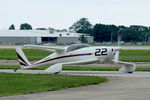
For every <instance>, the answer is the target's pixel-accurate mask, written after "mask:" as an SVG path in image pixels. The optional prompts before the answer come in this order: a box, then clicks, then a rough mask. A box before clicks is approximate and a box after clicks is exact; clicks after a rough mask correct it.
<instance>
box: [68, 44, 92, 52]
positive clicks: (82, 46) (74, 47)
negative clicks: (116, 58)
mask: <svg viewBox="0 0 150 100" xmlns="http://www.w3.org/2000/svg"><path fill="white" fill-rule="evenodd" d="M85 47H90V45H88V44H73V45H70V46H69V47H68V48H67V52H70V51H74V50H77V49H81V48H85Z"/></svg>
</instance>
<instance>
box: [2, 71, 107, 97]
mask: <svg viewBox="0 0 150 100" xmlns="http://www.w3.org/2000/svg"><path fill="white" fill-rule="evenodd" d="M0 80H2V81H0V96H9V95H18V94H27V93H34V92H42V91H52V90H59V89H64V88H71V87H78V86H87V85H90V84H99V83H102V82H107V81H108V80H107V78H105V77H95V76H70V75H48V74H37V75H33V74H8V73H0Z"/></svg>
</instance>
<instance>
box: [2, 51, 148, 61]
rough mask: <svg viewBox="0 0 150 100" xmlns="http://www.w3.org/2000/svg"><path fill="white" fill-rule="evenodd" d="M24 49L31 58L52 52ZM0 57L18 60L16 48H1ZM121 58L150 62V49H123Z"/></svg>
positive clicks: (35, 58) (34, 58)
mask: <svg viewBox="0 0 150 100" xmlns="http://www.w3.org/2000/svg"><path fill="white" fill-rule="evenodd" d="M23 51H24V52H25V54H26V56H27V57H28V59H29V60H40V59H42V58H44V57H46V56H48V55H49V54H51V52H47V51H43V50H36V49H24V50H23ZM0 59H6V60H16V59H17V56H16V52H15V49H0ZM119 59H120V60H121V61H129V62H150V50H122V51H121V53H120V58H119Z"/></svg>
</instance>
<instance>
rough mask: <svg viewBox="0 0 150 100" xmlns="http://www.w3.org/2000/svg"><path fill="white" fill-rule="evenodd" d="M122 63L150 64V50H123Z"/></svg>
mask: <svg viewBox="0 0 150 100" xmlns="http://www.w3.org/2000/svg"><path fill="white" fill-rule="evenodd" d="M120 60H121V61H130V62H150V50H122V51H121V53H120Z"/></svg>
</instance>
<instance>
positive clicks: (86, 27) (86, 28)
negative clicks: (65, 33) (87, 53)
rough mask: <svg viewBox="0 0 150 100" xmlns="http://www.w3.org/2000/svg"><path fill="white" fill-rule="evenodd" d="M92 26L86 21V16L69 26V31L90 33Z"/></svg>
mask: <svg viewBox="0 0 150 100" xmlns="http://www.w3.org/2000/svg"><path fill="white" fill-rule="evenodd" d="M92 27H93V26H92V24H91V23H90V22H89V21H88V19H87V18H81V19H80V20H78V21H77V22H75V23H74V24H73V25H72V26H71V27H69V31H71V32H77V33H87V34H90V35H92Z"/></svg>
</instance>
